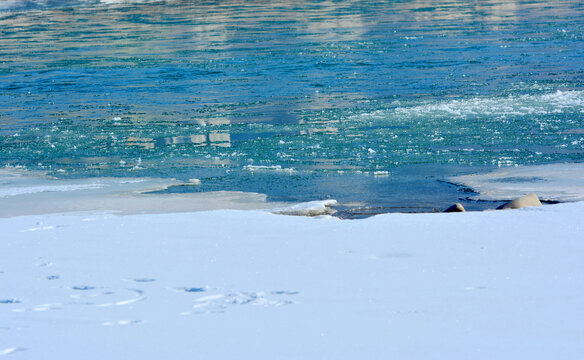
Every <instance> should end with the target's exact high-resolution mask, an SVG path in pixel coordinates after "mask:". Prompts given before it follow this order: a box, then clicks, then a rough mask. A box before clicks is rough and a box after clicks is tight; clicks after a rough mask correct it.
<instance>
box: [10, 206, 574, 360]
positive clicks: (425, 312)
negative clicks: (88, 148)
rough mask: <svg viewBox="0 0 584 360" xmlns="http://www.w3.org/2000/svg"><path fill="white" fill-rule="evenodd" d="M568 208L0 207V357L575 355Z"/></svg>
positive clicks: (571, 220)
mask: <svg viewBox="0 0 584 360" xmlns="http://www.w3.org/2000/svg"><path fill="white" fill-rule="evenodd" d="M583 213H584V203H582V202H577V203H568V204H559V205H550V206H543V207H538V208H528V209H522V210H513V211H493V212H481V213H479V212H474V213H473V212H471V213H463V214H385V215H378V216H375V217H372V218H368V219H362V220H339V219H336V218H331V217H320V218H307V217H291V216H281V215H273V214H270V213H266V212H258V211H232V210H221V211H212V212H197V213H175V214H149V215H128V216H118V215H114V214H111V213H103V212H101V213H95V212H93V213H83V214H52V215H41V216H20V217H13V218H9V219H0V228H1V229H2V235H3V236H2V237H3V240H2V251H0V264H1V265H0V266H1V267H0V281H1V282H2V287H1V288H0V313H1V318H2V323H1V325H0V335H1V336H0V355H6V356H7V358H14V359H40V358H44V359H58V358H86V359H103V358H110V359H125V358H185V357H201V358H202V357H209V358H223V359H226V358H236V357H244V358H247V357H252V356H253V357H254V358H259V359H275V358H277V359H300V358H302V359H322V358H334V359H355V358H378V357H379V356H380V355H379V354H384V357H385V356H386V355H387V356H388V357H392V358H400V359H420V358H425V359H445V358H450V359H467V358H473V359H493V358H497V359H517V358H529V359H549V358H552V357H553V358H562V359H578V358H579V357H580V356H581V354H582V353H584V342H582V335H583V333H584V327H583V326H582V323H584V309H583V308H582V303H584V285H583V284H584V275H583V274H584V271H582V270H584V269H583V266H582V261H581V260H582V254H584V243H583V242H582V240H581V239H582V238H583V236H582V235H584V228H583V225H582V222H581V218H582V214H583Z"/></svg>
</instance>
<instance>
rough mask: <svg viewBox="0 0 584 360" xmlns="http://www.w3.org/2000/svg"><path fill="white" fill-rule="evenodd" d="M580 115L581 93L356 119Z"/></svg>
mask: <svg viewBox="0 0 584 360" xmlns="http://www.w3.org/2000/svg"><path fill="white" fill-rule="evenodd" d="M569 109H571V110H574V109H576V110H578V109H580V110H581V111H584V91H556V92H554V93H549V94H540V95H518V96H508V97H485V98H483V97H476V98H470V99H462V100H448V101H438V102H427V103H425V104H423V105H417V106H409V107H408V106H405V107H397V108H395V109H392V110H378V111H374V112H372V113H366V114H362V115H359V116H358V118H361V119H365V120H367V119H384V118H387V117H388V116H389V117H399V118H412V117H413V118H418V117H436V116H438V117H442V116H454V117H466V116H472V115H489V116H497V117H504V116H512V115H515V116H527V115H547V114H552V113H562V112H564V111H566V110H569Z"/></svg>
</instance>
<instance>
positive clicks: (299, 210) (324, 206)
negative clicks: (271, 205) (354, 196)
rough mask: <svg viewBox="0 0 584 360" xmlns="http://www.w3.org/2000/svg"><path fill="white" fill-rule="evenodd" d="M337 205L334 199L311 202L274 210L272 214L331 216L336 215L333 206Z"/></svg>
mask: <svg viewBox="0 0 584 360" xmlns="http://www.w3.org/2000/svg"><path fill="white" fill-rule="evenodd" d="M337 204H338V202H337V201H336V200H333V199H329V200H318V201H309V202H305V203H300V204H296V205H292V206H288V207H284V208H279V209H274V210H272V211H271V212H272V213H274V214H279V215H296V216H320V215H330V214H334V213H335V210H334V209H331V206H334V205H337Z"/></svg>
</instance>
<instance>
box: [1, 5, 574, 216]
mask: <svg viewBox="0 0 584 360" xmlns="http://www.w3.org/2000/svg"><path fill="white" fill-rule="evenodd" d="M583 40H584V3H582V2H580V1H538V0H530V1H460V0H452V1H431V0H426V1H405V0H404V1H358V0H353V1H273V2H267V1H140V2H133V1H113V0H108V1H97V0H95V1H66V0H61V1H57V0H44V1H32V0H29V1H17V0H9V1H0V166H3V167H15V166H16V167H22V168H26V169H30V170H42V171H47V172H48V173H49V174H50V175H52V176H56V177H62V178H82V177H112V176H113V177H145V176H146V177H157V178H176V179H179V180H185V181H187V180H188V179H194V178H196V179H200V180H201V185H200V186H189V187H180V188H176V189H174V190H173V189H172V188H171V189H170V190H168V191H170V192H172V191H213V190H240V191H251V192H259V193H265V194H267V195H268V197H269V199H272V200H278V201H308V200H315V199H326V198H335V199H337V200H339V201H340V202H341V203H343V204H345V207H344V211H346V212H347V213H348V215H347V216H359V215H360V214H370V213H377V212H388V211H436V210H439V209H441V208H443V207H445V206H446V205H448V204H449V203H452V202H454V201H459V200H460V201H465V199H466V196H467V194H466V193H465V191H462V190H463V189H460V188H457V187H455V186H452V185H450V184H447V183H445V182H443V181H442V180H445V179H447V178H448V177H449V176H451V175H459V174H468V173H474V172H483V171H487V170H490V169H492V168H497V167H506V166H516V165H530V164H545V163H557V162H582V161H583V160H584V60H582V59H583V58H584V41H583ZM465 205H466V206H468V207H470V208H481V207H484V206H486V205H484V204H481V203H475V202H470V201H468V202H465Z"/></svg>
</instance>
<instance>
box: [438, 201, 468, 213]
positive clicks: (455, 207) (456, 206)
mask: <svg viewBox="0 0 584 360" xmlns="http://www.w3.org/2000/svg"><path fill="white" fill-rule="evenodd" d="M443 212H445V213H450V212H466V210H465V209H464V206H462V204H461V203H456V204H454V205H452V206H451V207H449V208H448V209H446V210H444V211H443Z"/></svg>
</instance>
